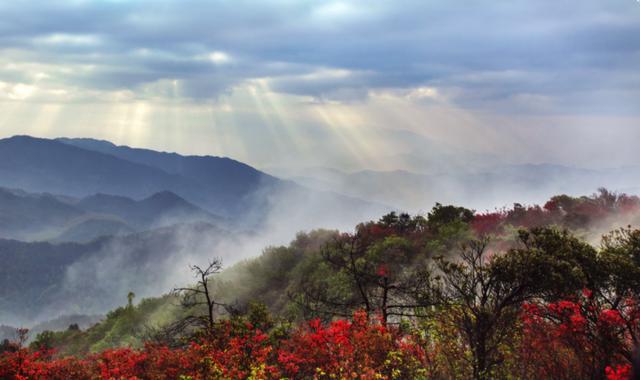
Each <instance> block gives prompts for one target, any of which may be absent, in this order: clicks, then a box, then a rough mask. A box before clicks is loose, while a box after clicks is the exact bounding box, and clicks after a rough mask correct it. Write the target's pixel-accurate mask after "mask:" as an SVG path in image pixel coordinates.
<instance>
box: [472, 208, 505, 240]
mask: <svg viewBox="0 0 640 380" xmlns="http://www.w3.org/2000/svg"><path fill="white" fill-rule="evenodd" d="M504 220H505V214H504V213H503V212H490V213H485V214H476V215H474V217H473V220H472V221H471V228H472V229H473V230H474V231H475V232H476V233H477V234H478V235H489V234H500V233H501V232H502V222H503V221H504Z"/></svg>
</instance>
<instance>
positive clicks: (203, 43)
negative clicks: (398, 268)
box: [0, 0, 640, 170]
mask: <svg viewBox="0 0 640 380" xmlns="http://www.w3.org/2000/svg"><path fill="white" fill-rule="evenodd" d="M0 15H1V16H2V17H1V18H0V50H1V54H0V135H1V136H2V137H4V136H10V135H14V134H31V135H35V136H43V137H56V136H69V137H96V138H102V139H108V140H111V141H114V142H116V143H120V144H129V145H135V146H143V147H150V148H154V149H162V150H170V151H178V152H181V153H193V154H214V155H225V156H230V157H233V158H236V159H239V160H242V161H245V162H248V163H250V164H253V165H255V166H258V167H261V168H270V167H283V166H299V167H302V166H331V167H339V168H343V169H346V170H355V169H361V168H371V169H392V168H402V167H406V165H407V161H409V160H414V159H415V161H414V162H424V159H426V160H428V159H429V158H430V157H431V156H429V155H428V154H427V153H425V152H427V151H431V152H448V153H452V152H453V154H454V155H458V156H459V157H467V156H463V155H462V153H473V154H472V155H470V156H469V157H485V156H486V157H492V158H493V159H495V160H498V161H499V162H514V163H516V162H534V163H541V162H552V163H561V164H567V165H575V166H582V167H608V166H619V165H626V164H640V149H638V142H639V141H640V2H638V1H637V0H573V1H565V0H549V1H546V0H529V1H523V0H508V1H507V0H504V1H502V0H490V1H489V0H486V1H480V0H477V1H471V0H469V1H467V0H456V1H454V0H438V1H436V0H416V1H402V0H393V1H370V0H369V1H357V0H352V1H303V0H274V1H247V0H233V1H231V0H227V1H213V0H212V1H195V0H180V1H178V0H176V1H160V0H155V1H153V0H149V1H133V0H132V1H127V0H120V1H115V0H114V1H100V0H93V1H90V0H75V1H74V0H68V1H55V0H53V1H52V0H49V1H44V0H43V1H3V2H0ZM425 157H426V158H425ZM421 159H423V161H421ZM425 165H426V164H425ZM415 166H416V165H414V166H412V167H411V169H412V170H419V167H418V168H417V169H416V168H415Z"/></svg>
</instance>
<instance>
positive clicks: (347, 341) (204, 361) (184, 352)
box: [0, 312, 428, 380]
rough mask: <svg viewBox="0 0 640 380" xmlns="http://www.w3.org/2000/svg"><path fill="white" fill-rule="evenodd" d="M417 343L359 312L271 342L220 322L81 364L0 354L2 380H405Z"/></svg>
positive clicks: (421, 364) (414, 368) (48, 356)
mask: <svg viewBox="0 0 640 380" xmlns="http://www.w3.org/2000/svg"><path fill="white" fill-rule="evenodd" d="M417 342H418V339H417V338H416V337H411V336H403V335H402V334H401V333H400V331H399V330H398V329H397V328H387V327H384V326H383V325H382V324H381V323H371V322H370V321H369V320H368V318H367V316H366V314H365V313H364V312H358V313H356V314H355V315H354V318H353V320H352V321H349V320H336V321H333V322H331V323H329V324H328V325H324V324H322V323H321V322H320V321H319V320H312V321H310V322H308V323H307V325H306V326H303V327H300V328H299V329H297V330H295V331H294V332H293V333H292V336H291V337H290V338H286V339H281V340H276V341H272V339H270V337H269V336H268V335H267V334H265V333H264V332H262V331H260V330H259V329H255V328H254V327H253V326H252V325H251V324H249V323H244V324H243V325H239V324H238V323H234V322H233V321H225V322H223V323H221V324H220V327H219V330H218V331H217V332H216V334H215V336H210V337H207V338H203V339H202V340H201V341H200V342H197V343H192V344H191V345H189V346H188V347H186V348H182V349H170V348H167V347H165V346H161V345H153V344H148V345H146V346H145V348H144V349H143V350H132V349H128V348H122V349H114V350H106V351H103V352H101V353H98V354H94V355H90V356H88V357H87V358H85V359H80V358H74V357H66V358H54V356H53V355H52V353H50V352H41V351H30V350H27V349H24V348H20V349H18V350H16V351H13V352H5V353H3V354H2V355H1V356H0V378H2V379H15V380H18V379H43V380H44V379H96V378H98V379H178V378H181V376H182V377H183V378H190V379H212V378H213V379H216V378H222V379H247V378H252V379H280V378H283V377H288V378H296V379H297V378H317V379H322V378H332V376H337V377H338V378H354V377H358V378H361V379H404V378H417V377H420V376H421V374H424V373H426V371H427V369H428V366H427V354H426V352H425V351H424V349H423V348H422V347H421V346H420V344H418V343H417Z"/></svg>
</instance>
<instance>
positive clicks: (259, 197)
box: [0, 136, 388, 233]
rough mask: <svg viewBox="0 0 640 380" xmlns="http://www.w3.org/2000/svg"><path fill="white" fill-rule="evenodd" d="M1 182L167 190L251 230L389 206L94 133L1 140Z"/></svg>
mask: <svg viewBox="0 0 640 380" xmlns="http://www.w3.org/2000/svg"><path fill="white" fill-rule="evenodd" d="M0 186H4V187H10V188H20V189H24V190H27V191H31V192H49V193H56V194H64V195H66V196H72V197H76V198H83V197H87V196H91V195H94V194H98V193H102V194H111V195H117V196H123V197H127V198H133V199H143V198H147V197H149V196H151V195H153V194H154V193H159V192H163V191H169V192H171V193H173V194H175V195H177V196H178V197H180V198H182V199H184V200H185V201H187V202H189V203H191V204H193V205H195V206H197V207H199V208H201V209H203V210H205V211H207V212H209V213H211V214H215V215H220V216H222V217H225V218H228V219H229V222H231V220H233V221H235V224H236V225H237V226H241V225H242V226H244V227H245V228H260V227H264V226H266V225H269V224H270V223H271V222H272V221H273V219H274V218H280V217H281V215H288V216H289V217H288V221H289V222H290V225H295V226H297V227H296V228H298V229H299V228H311V227H317V226H322V225H324V226H329V227H341V226H349V225H350V224H352V223H354V222H355V221H357V220H362V219H367V218H369V217H371V216H373V215H378V214H379V213H380V212H382V211H384V210H388V207H386V206H383V205H380V204H373V203H371V202H365V201H362V200H359V199H356V198H355V197H348V196H344V195H341V194H336V193H332V192H322V191H314V190H311V189H308V188H305V187H303V186H300V185H298V184H296V183H294V182H292V181H284V180H280V179H278V178H275V177H273V176H270V175H268V174H265V173H263V172H260V171H258V170H256V169H254V168H252V167H250V166H248V165H245V164H242V163H240V162H237V161H234V160H231V159H228V158H220V157H210V156H181V155H178V154H176V153H164V152H155V151H151V150H145V149H134V148H129V147H121V146H115V145H113V144H110V143H108V142H104V141H98V140H90V139H80V140H75V139H58V140H49V139H39V138H33V137H29V136H14V137H11V138H7V139H2V140H0ZM163 201H166V200H163ZM124 207H125V208H126V206H124ZM327 210H333V211H334V212H332V213H330V214H329V213H327V212H326V211H327ZM294 216H295V218H297V220H294V219H293V217H294ZM338 224H339V225H338ZM288 233H292V231H288Z"/></svg>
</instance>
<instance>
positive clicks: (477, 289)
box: [0, 190, 640, 379]
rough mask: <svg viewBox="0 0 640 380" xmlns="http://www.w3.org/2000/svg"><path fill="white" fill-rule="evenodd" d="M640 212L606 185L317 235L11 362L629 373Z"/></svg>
mask: <svg viewBox="0 0 640 380" xmlns="http://www.w3.org/2000/svg"><path fill="white" fill-rule="evenodd" d="M639 218H640V199H639V198H637V197H635V196H628V195H624V194H615V193H611V192H608V191H606V190H600V191H599V193H598V194H595V195H593V196H589V197H569V196H564V195H562V196H556V197H553V198H552V199H550V200H549V201H548V202H547V203H546V204H544V205H543V206H522V205H518V204H516V205H514V207H512V208H509V209H504V210H497V211H495V212H488V213H477V212H474V211H472V210H469V209H466V208H464V207H459V206H449V205H441V204H436V205H435V207H433V209H432V210H431V211H430V212H429V213H427V214H425V215H416V216H410V215H407V214H397V213H389V214H386V215H384V216H382V217H381V218H380V219H379V220H377V221H370V222H365V223H362V224H359V225H357V226H356V227H355V229H354V230H353V231H352V232H338V231H328V230H316V231H311V232H307V233H300V234H298V236H297V237H296V238H295V240H293V241H292V242H291V243H290V244H289V245H288V246H280V247H268V248H266V249H265V250H264V252H263V253H262V255H261V256H259V257H257V258H255V259H250V260H246V261H244V262H241V263H238V264H236V265H234V266H231V267H229V268H227V269H224V270H222V269H221V268H222V265H221V263H220V262H218V261H216V260H215V258H213V257H212V258H211V265H210V266H208V267H207V266H204V267H198V266H194V267H192V268H191V270H192V271H193V273H194V275H195V277H194V280H193V283H192V285H191V286H188V287H185V288H180V289H176V290H174V291H173V292H171V293H170V294H168V295H166V296H165V297H162V298H156V299H145V300H142V301H140V302H139V303H137V302H136V298H135V295H134V294H133V293H130V294H129V295H128V297H129V300H128V303H127V304H126V306H123V307H120V308H118V309H116V310H114V311H112V312H110V313H109V314H108V315H107V316H106V319H104V320H103V321H102V322H100V323H98V324H96V325H95V326H93V327H90V328H88V329H86V330H84V329H80V328H79V327H78V326H70V327H69V328H68V329H67V330H65V331H59V332H42V333H40V334H38V335H37V336H35V337H32V338H33V340H32V342H31V343H30V344H29V345H28V347H27V346H26V343H25V341H26V340H25V339H22V340H20V337H18V339H17V340H15V341H14V342H10V341H7V342H5V343H4V344H3V347H2V350H3V352H4V353H3V354H2V355H1V356H0V377H8V378H14V377H16V378H19V376H25V377H27V378H60V379H62V378H86V379H90V378H94V377H96V376H100V377H102V378H123V377H124V378H131V377H137V378H152V379H169V378H183V379H184V378H192V379H196V378H197V379H210V378H215V379H218V378H220V379H223V378H224V379H226V378H254V379H267V378H274V379H280V378H295V379H307V378H317V379H324V378H327V379H329V378H363V379H408V378H415V379H460V378H473V379H506V378H515V379H540V378H554V379H576V378H578V379H604V378H608V379H619V378H625V377H627V376H629V374H630V371H631V364H632V362H633V360H634V350H635V347H636V345H637V344H638V340H637V339H638V338H637V337H638V336H639V335H638V334H640V303H639V302H640V230H638V229H635V228H634V227H633V226H637V225H638V221H639ZM187 270H189V268H185V271H187ZM167 290H169V289H167ZM125 296H126V295H125V294H123V295H122V298H123V299H124V298H125ZM25 334H26V332H23V336H25ZM70 355H71V356H70Z"/></svg>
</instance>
